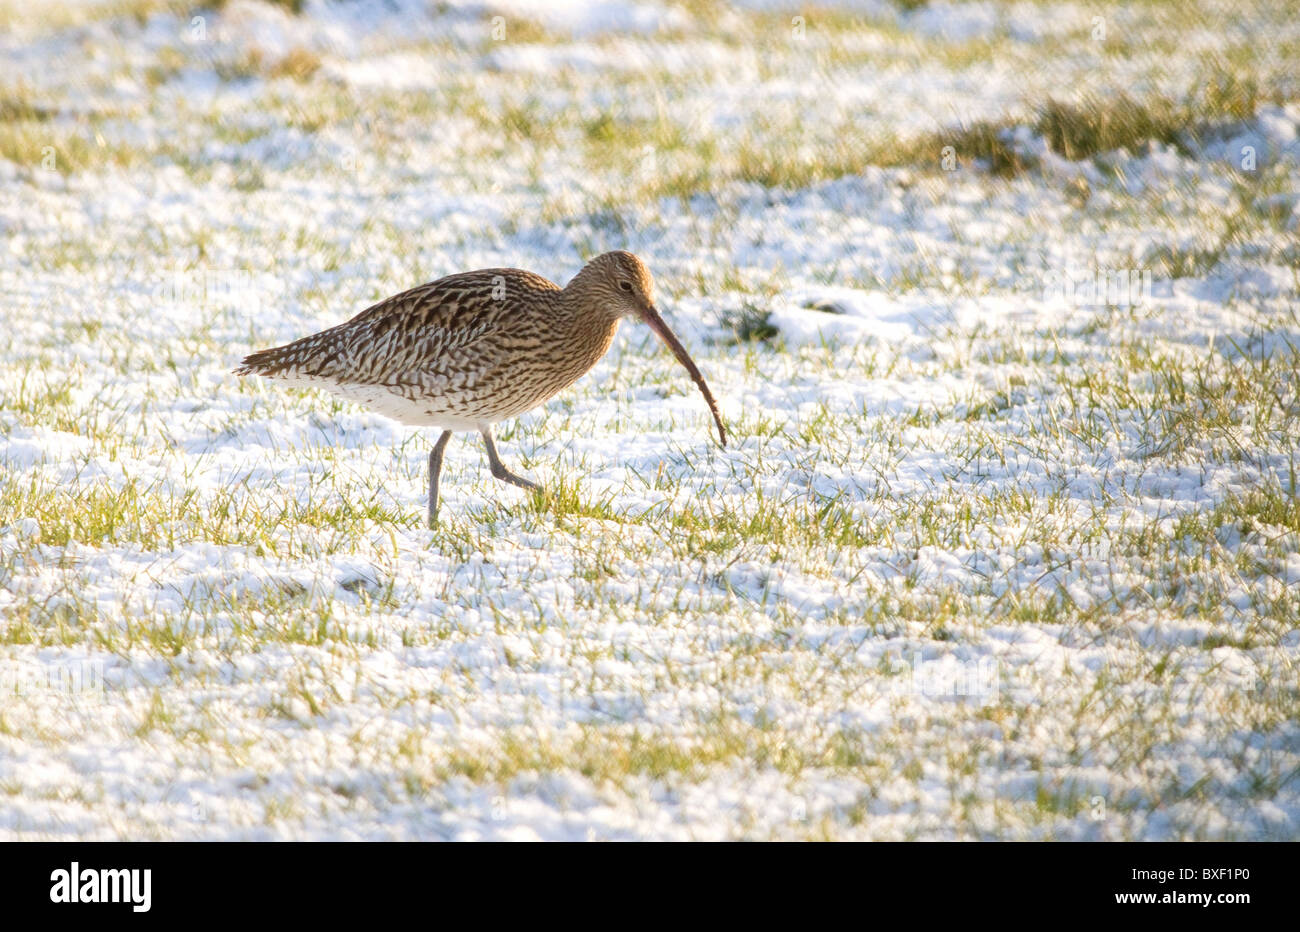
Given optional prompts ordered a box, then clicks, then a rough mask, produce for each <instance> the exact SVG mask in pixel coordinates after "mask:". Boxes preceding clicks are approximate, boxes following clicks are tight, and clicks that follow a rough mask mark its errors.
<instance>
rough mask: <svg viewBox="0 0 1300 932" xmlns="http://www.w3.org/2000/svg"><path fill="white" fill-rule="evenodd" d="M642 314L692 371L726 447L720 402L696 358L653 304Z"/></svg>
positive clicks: (647, 306)
mask: <svg viewBox="0 0 1300 932" xmlns="http://www.w3.org/2000/svg"><path fill="white" fill-rule="evenodd" d="M640 314H641V319H642V320H644V321H645V322H646V323H647V324H649V325H650V329H651V330H653V331H654V332H655V335H656V336H657V337H659V339H661V340H663V341H664V343H666V344H667V345H668V348H669V349H670V350H672V351H673V355H674V356H676V357H677V361H678V362H679V363H681V364H682V365H683V366H685V367H686V371H687V372H689V373H690V376H691V380H692V381H694V382H695V384H696V385H698V386H699V388H700V391H701V392H702V393H703V394H704V400H705V401H706V402H707V403H708V405H709V411H710V413H712V414H713V420H714V423H716V424H717V425H718V443H719V444H721V445H722V446H723V447H725V446H726V445H727V428H725V427H723V426H722V415H721V414H719V413H718V403H717V402H716V401H715V400H714V399H713V392H711V391H709V386H708V385H707V384H706V383H705V381H704V376H702V375H700V370H699V368H698V367H697V366H696V365H695V360H693V359H691V354H690V353H688V352H686V347H684V346H682V342H681V340H678V339H677V336H676V334H674V333H673V332H672V331H671V330H669V329H668V324H667V323H666V322H665V321H664V319H663V318H662V317H661V316H659V311H658V310H657V309H656V308H655V306H654V305H653V304H648V305H646V306H645V307H643V308H641V309H640Z"/></svg>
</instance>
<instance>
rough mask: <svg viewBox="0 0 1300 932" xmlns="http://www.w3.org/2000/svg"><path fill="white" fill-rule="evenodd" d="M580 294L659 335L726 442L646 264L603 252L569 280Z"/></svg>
mask: <svg viewBox="0 0 1300 932" xmlns="http://www.w3.org/2000/svg"><path fill="white" fill-rule="evenodd" d="M572 286H577V288H578V289H580V290H581V292H582V293H583V297H584V298H585V299H587V300H589V301H592V302H593V304H595V305H598V306H600V307H602V308H603V309H605V310H606V312H607V313H612V314H613V315H614V316H615V317H616V318H619V317H633V318H636V319H639V320H642V321H644V322H645V323H646V324H647V325H648V326H649V327H650V329H651V330H653V331H654V334H655V336H657V337H659V339H660V340H662V341H663V342H664V343H665V344H667V346H668V348H669V349H670V350H672V352H673V355H674V356H676V357H677V361H678V362H680V363H681V364H682V365H683V366H685V367H686V371H687V372H688V373H690V376H691V379H692V380H693V381H694V382H695V384H696V385H697V386H698V387H699V389H700V391H701V392H702V393H703V394H704V400H705V401H706V402H707V403H708V405H709V411H710V412H711V413H712V414H713V420H714V421H715V422H716V423H717V425H718V440H719V441H720V442H721V444H722V445H723V446H724V447H725V446H726V445H727V429H726V428H725V427H723V426H722V415H721V414H719V413H718V403H717V402H716V401H715V400H714V399H713V393H712V392H710V391H709V386H708V385H707V384H706V383H705V381H704V376H702V375H701V374H700V370H699V369H698V368H697V367H696V365H695V362H694V360H692V359H691V357H690V354H689V353H687V352H686V347H684V346H682V343H681V341H680V340H678V339H677V336H676V335H675V334H674V333H673V332H672V330H670V329H669V328H668V324H667V323H666V322H665V321H664V319H663V317H662V316H660V314H659V310H658V308H656V307H655V302H654V293H655V281H654V276H652V275H651V274H650V270H649V269H647V268H646V267H645V263H644V262H642V261H641V260H640V259H638V258H637V257H636V256H634V255H633V254H632V253H630V252H624V251H623V250H621V249H619V250H615V251H614V252H606V253H602V254H601V255H599V256H597V257H596V258H594V259H592V260H591V261H590V262H588V263H587V264H586V266H585V267H584V268H583V269H582V271H581V272H579V273H578V275H577V277H576V278H574V280H573V282H572V283H571V287H572Z"/></svg>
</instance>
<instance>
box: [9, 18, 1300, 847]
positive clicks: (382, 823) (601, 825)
mask: <svg viewBox="0 0 1300 932" xmlns="http://www.w3.org/2000/svg"><path fill="white" fill-rule="evenodd" d="M1285 7H1286V5H1285V4H1259V5H1257V6H1255V7H1254V8H1250V7H1246V8H1243V7H1242V5H1240V4H1214V3H1202V4H1200V5H1196V4H1187V3H1170V4H1167V5H1166V4H1161V3H1151V2H1146V3H1136V4H1130V5H1126V6H1122V7H1121V6H1106V5H1092V4H1088V5H1084V4H1071V3H1067V4H1059V5H1058V4H1050V3H1046V2H1044V3H1028V2H1022V3H1012V4H1004V3H994V2H971V3H965V2H957V3H950V2H935V3H930V4H917V3H907V4H904V5H900V6H895V5H893V4H890V3H887V2H884V0H869V2H863V3H857V4H854V3H846V4H843V5H841V6H838V7H835V8H829V9H828V8H825V7H817V8H812V9H809V10H807V11H806V12H800V10H799V8H798V7H797V6H796V5H793V4H787V3H782V2H780V0H776V2H766V0H764V2H748V3H745V4H743V5H742V6H741V7H740V8H737V9H730V10H729V9H719V8H714V7H712V6H710V5H707V4H703V3H688V4H658V3H651V2H632V0H615V2H613V3H599V4H598V3H594V2H593V3H589V4H581V3H544V4H528V3H524V2H522V0H519V2H516V0H511V2H508V3H499V4H487V5H483V4H467V3H453V4H449V5H448V4H426V3H423V2H416V0H397V2H388V3H379V2H373V3H372V2H355V3H337V4H334V3H323V2H319V0H308V2H307V3H306V4H305V7H304V9H303V10H302V11H301V13H298V14H295V13H293V12H292V11H289V10H286V9H284V8H282V7H281V6H271V5H267V4H264V3H259V2H251V0H228V2H226V3H224V4H221V5H220V9H219V10H211V9H208V10H196V9H194V8H191V7H187V6H182V5H178V4H168V3H165V2H152V0H126V2H121V0H106V2H103V3H83V4H77V3H65V2H59V0H55V2H51V3H41V4H30V3H18V2H11V0H0V62H3V65H4V67H3V69H2V71H3V77H2V78H0V284H2V285H3V287H2V289H0V293H2V294H3V311H2V313H3V320H4V322H5V324H6V326H5V333H4V335H5V340H4V343H3V346H0V477H2V485H0V837H3V838H9V839H13V838H18V839H36V838H42V839H50V838H108V839H112V838H122V839H150V838H203V839H235V838H252V839H263V838H267V839H269V838H293V839H321V838H345V839H346V838H421V839H444V838H456V839H472V838H507V839H530V838H575V839H631V838H698V839H718V838H835V839H855V838H862V839H901V838H925V839H940V838H1058V839H1126V838H1133V839H1153V840H1154V839H1193V838H1241V839H1295V838H1297V837H1300V675H1298V673H1297V655H1298V654H1300V624H1298V620H1300V504H1298V503H1297V499H1296V492H1297V466H1298V465H1300V464H1298V463H1297V441H1298V438H1300V355H1298V353H1300V313H1298V311H1297V307H1298V302H1297V299H1298V295H1300V244H1298V242H1300V241H1298V239H1297V227H1298V226H1300V215H1298V214H1297V203H1298V201H1297V190H1300V144H1298V143H1297V134H1298V131H1300V76H1298V75H1297V73H1296V71H1297V66H1296V62H1297V61H1300V21H1297V19H1296V17H1294V16H1293V15H1288V14H1287V13H1286V10H1285ZM435 8H436V11H435ZM496 17H500V19H495V18H496ZM494 30H497V31H498V32H499V34H494ZM1121 92H1122V93H1124V94H1128V95H1130V96H1131V98H1132V99H1133V101H1135V102H1136V103H1135V107H1138V108H1140V110H1141V113H1143V114H1156V115H1157V116H1158V111H1159V106H1161V104H1160V103H1159V102H1160V101H1165V102H1168V101H1174V102H1177V103H1179V104H1185V105H1186V106H1187V108H1188V111H1187V129H1188V132H1186V133H1181V134H1175V135H1168V134H1166V138H1163V139H1159V140H1156V141H1153V142H1150V143H1148V142H1147V141H1145V140H1142V139H1137V140H1134V141H1133V142H1132V144H1130V145H1126V146H1122V147H1120V146H1107V147H1105V148H1103V149H1102V150H1100V151H1095V152H1092V151H1089V152H1087V153H1086V154H1083V155H1078V157H1072V158H1067V157H1066V156H1067V155H1069V154H1070V153H1068V152H1066V153H1064V154H1063V146H1062V144H1060V143H1059V139H1058V140H1057V142H1056V143H1053V140H1054V139H1057V137H1055V136H1053V135H1052V133H1053V130H1052V129H1051V124H1049V123H1047V122H1045V121H1044V120H1043V119H1042V118H1041V114H1042V113H1043V112H1044V109H1043V108H1045V107H1046V106H1047V105H1048V102H1049V101H1051V100H1057V101H1070V102H1074V103H1077V104H1078V105H1079V107H1080V111H1079V113H1081V114H1083V116H1082V117H1081V116H1079V114H1078V113H1076V114H1075V116H1074V117H1071V119H1074V120H1076V121H1078V120H1082V121H1083V122H1086V119H1087V114H1088V113H1092V112H1096V113H1102V112H1110V111H1107V110H1106V109H1105V108H1106V107H1107V106H1108V104H1109V103H1113V102H1114V101H1115V100H1117V99H1118V98H1119V95H1120V93H1121ZM1090 108H1091V109H1090ZM981 121H991V122H990V125H996V127H997V128H998V133H999V134H1000V135H997V136H996V140H995V141H996V143H997V145H1000V146H1003V149H990V150H987V151H986V149H984V148H980V147H979V145H978V143H979V139H980V136H979V134H978V133H976V132H968V133H965V134H963V133H962V132H959V131H958V130H959V129H960V128H961V127H965V128H966V129H968V130H970V129H972V127H977V126H979V125H982V124H981ZM1071 125H1073V124H1071ZM936 132H937V133H938V135H934V134H935V133H936ZM1080 132H1083V131H1082V130H1081V131H1080ZM1066 135H1067V136H1069V134H1068V133H1067V134H1066ZM1075 135H1076V136H1077V135H1078V133H1076V134H1075ZM1084 135H1086V133H1084ZM1062 138H1065V137H1062ZM1070 138H1074V137H1070ZM1106 138H1109V139H1112V140H1113V139H1114V138H1116V137H1114V136H1108V137H1106ZM947 140H951V143H952V146H953V148H952V151H951V152H944V151H942V149H941V147H940V145H939V143H942V142H945V141H947ZM985 142H987V139H986V140H985ZM1076 148H1077V146H1076ZM1085 148H1087V147H1086V146H1085ZM988 152H1002V153H1003V156H1002V157H1003V158H1013V159H1015V160H1020V161H1019V162H1018V163H1017V164H1018V167H1017V168H1016V169H1014V170H1011V171H1000V170H998V165H997V164H996V162H995V161H993V160H990V161H987V162H985V161H981V159H980V156H981V154H987V153H988ZM1007 153H1010V155H1008V154H1007ZM1075 154H1076V155H1077V153H1075ZM608 248H629V249H633V250H635V251H637V252H638V253H639V254H640V255H641V256H642V257H643V258H645V260H646V261H647V263H648V264H649V265H650V267H651V268H652V270H653V271H654V272H655V273H656V275H657V277H658V280H659V286H660V290H661V292H662V293H663V297H662V301H661V304H662V306H663V307H664V309H665V312H666V314H667V316H668V318H669V320H670V322H671V323H672V324H673V326H674V327H675V328H676V329H677V330H678V333H679V334H680V335H681V336H682V338H683V340H684V341H685V342H686V343H687V344H688V346H690V347H691V348H692V350H693V352H694V355H695V358H696V360H697V362H699V363H700V365H701V368H702V369H703V370H704V372H705V374H706V376H707V378H708V380H709V382H710V384H711V386H712V388H713V390H714V393H715V394H716V395H717V396H718V398H719V400H720V402H721V406H722V409H723V413H724V416H725V417H726V419H727V421H728V426H729V429H730V430H731V432H732V433H733V435H734V442H733V444H732V445H731V446H729V447H728V448H727V449H726V450H722V449H719V448H718V447H717V446H716V444H715V443H714V442H713V441H712V440H711V435H710V429H711V428H710V423H709V419H708V414H707V412H706V410H705V408H704V406H703V403H702V402H701V400H700V398H699V396H698V393H697V392H696V391H695V389H694V387H693V386H692V385H691V384H690V382H689V380H688V379H687V378H686V377H685V374H684V373H683V372H682V371H681V370H680V369H678V368H677V367H676V366H675V364H674V363H673V361H672V359H671V358H670V357H669V356H668V355H667V354H666V352H665V351H663V349H662V348H661V347H659V346H658V345H657V344H656V343H655V342H654V341H653V338H652V337H650V336H649V335H648V334H647V333H646V332H644V330H642V329H639V328H637V327H634V326H627V327H626V328H625V330H624V333H623V335H622V336H620V338H619V339H618V341H617V342H616V344H615V348H614V350H613V351H612V352H611V354H610V355H609V357H608V358H607V359H606V360H604V361H603V362H602V363H601V364H600V365H599V366H598V367H597V368H596V370H595V371H594V372H593V373H591V374H590V375H589V376H587V377H586V378H585V379H584V380H583V381H582V382H581V383H579V384H578V385H577V386H576V387H575V388H573V389H571V390H570V391H568V392H567V393H565V394H564V395H563V396H561V398H560V399H558V400H557V401H555V402H553V403H552V404H550V405H548V406H547V407H545V408H544V409H543V410H540V411H537V412H535V413H533V414H531V415H529V416H527V417H524V418H521V419H519V421H518V422H517V423H515V424H513V425H507V426H505V427H504V429H503V430H501V431H500V432H499V439H500V442H501V449H502V453H503V456H504V457H505V458H506V459H507V461H508V462H509V463H510V464H511V465H512V467H514V468H515V469H516V470H518V471H521V472H524V473H525V474H528V475H531V476H532V477H534V478H536V479H538V480H540V481H542V482H543V483H544V484H545V486H546V487H547V488H548V494H546V495H544V496H536V497H534V496H530V495H529V494H527V493H524V492H522V491H521V490H518V489H515V488H511V487H506V486H503V485H501V484H498V483H496V482H494V481H493V480H492V479H491V476H490V475H489V473H488V471H487V468H486V464H485V462H484V457H483V454H482V452H481V447H480V445H479V444H478V443H477V442H476V441H475V440H474V439H473V438H461V439H457V440H455V441H454V442H453V444H452V446H451V447H450V449H449V454H448V455H449V462H448V468H447V471H446V472H445V473H444V478H443V495H444V500H443V512H442V513H443V522H444V523H443V525H442V527H440V529H438V530H437V531H436V532H430V531H429V530H427V529H425V528H424V527H422V524H421V522H422V519H423V515H424V504H423V496H424V464H425V456H426V454H427V451H428V447H429V444H430V442H431V439H432V437H431V436H430V435H429V434H427V433H421V432H419V431H414V430H408V429H405V428H401V427H399V426H397V425H394V424H392V423H390V422H387V421H385V420H384V419H382V418H380V417H378V416H374V415H371V414H369V413H367V412H365V411H363V410H361V409H359V408H356V407H353V406H350V405H346V404H341V403H336V402H334V401H332V400H331V399H329V398H326V397H324V396H321V395H317V394H314V393H307V392H294V391H287V390H281V389H278V388H276V387H274V386H268V385H263V384H259V383H257V382H256V381H240V380H238V379H236V378H235V377H233V376H232V375H230V374H229V371H230V369H231V367H232V366H233V365H235V364H236V363H237V361H238V360H239V358H240V357H241V356H242V355H243V354H244V353H245V352H247V351H248V350H249V349H250V348H259V347H263V346H267V345H271V344H273V343H276V342H280V341H283V340H286V339H289V338H292V337H294V336H298V335H301V334H304V333H307V332H310V331H312V330H315V329H318V328H320V327H322V326H326V325H330V324H333V323H336V322H338V321H341V320H342V319H344V318H346V317H347V316H350V315H351V314H352V313H354V312H355V311H356V310H359V309H360V308H361V307H363V306H365V305H366V304H367V303H369V302H370V301H372V300H375V299H378V298H380V297H383V296H385V295H387V294H390V293H392V292H394V291H397V290H399V289H401V288H404V287H406V286H409V285H412V284H415V283H419V282H423V281H427V280H429V279H432V278H434V277H437V276H439V275H442V274H446V273H448V272H451V271H454V270H459V269H466V268H475V267H484V266H493V265H516V266H522V267H526V268H531V269H534V270H536V271H538V272H541V273H543V274H546V275H548V276H550V277H552V278H554V279H557V280H560V281H565V280H567V278H568V277H569V276H570V275H572V274H573V272H574V271H576V270H577V268H579V267H580V266H581V264H582V262H583V260H584V259H585V258H586V257H588V256H590V255H591V254H593V253H596V252H599V251H603V250H605V249H608ZM1099 275H1100V276H1102V281H1103V286H1102V288H1101V289H1100V291H1099V290H1098V289H1097V287H1096V282H1097V278H1098V276H1099ZM1108 279H1109V281H1108ZM1107 285H1109V287H1107ZM1121 285H1122V286H1123V287H1122V288H1121V287H1120V286H1121Z"/></svg>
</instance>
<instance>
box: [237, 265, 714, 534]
mask: <svg viewBox="0 0 1300 932" xmlns="http://www.w3.org/2000/svg"><path fill="white" fill-rule="evenodd" d="M653 295H654V282H653V279H652V278H651V276H650V273H649V271H648V270H647V269H646V268H645V266H644V265H643V264H642V263H641V260H640V259H638V258H637V257H636V256H634V255H632V254H631V253H628V252H609V253H605V254H604V255H601V256H597V257H596V258H595V259H593V260H592V261H591V262H589V263H587V265H586V266H584V267H583V269H582V271H580V272H579V273H578V274H577V275H576V276H575V277H574V279H573V280H572V281H571V282H570V283H569V284H568V286H567V287H565V288H560V287H558V286H557V285H555V284H554V283H552V282H550V281H548V280H546V279H545V278H542V277H541V276H540V275H535V274H533V273H532V272H525V271H523V270H521V269H482V270H480V271H476V272H462V273H459V274H456V275H448V276H447V277H446V278H440V279H438V280H437V281H434V282H430V283H428V284H426V285H420V286H418V287H416V288H412V289H410V290H409V291H404V292H402V293H401V294H398V295H394V296H393V297H391V298H388V299H386V300H384V301H381V302H379V303H378V304H376V305H374V306H373V307H369V308H367V309H366V310H364V311H362V312H361V313H360V314H358V315H356V316H355V317H353V318H352V319H351V320H349V321H347V322H346V323H342V324H339V325H338V326H337V327H331V328H330V329H328V330H323V331H321V332H320V333H316V334H313V335H311V336H308V337H303V338H302V339H300V340H295V341H294V342H292V343H289V344H286V345H284V346H277V347H275V348H273V349H267V350H262V351H261V352H257V353H253V354H251V355H249V356H247V357H246V358H245V359H244V361H243V364H242V365H241V366H240V367H239V368H237V369H236V370H235V372H236V374H238V375H261V376H265V377H267V378H270V379H275V380H278V381H282V382H285V383H288V384H291V385H299V386H305V387H314V388H322V389H325V390H326V391H329V392H331V393H332V394H335V395H338V396H340V397H343V398H347V399H349V400H352V401H356V402H360V403H362V404H364V405H366V406H368V407H370V408H372V409H374V410H375V411H377V412H379V413H381V414H385V415H387V416H389V417H392V418H394V419H396V420H398V421H401V422H403V423H406V424H415V425H424V426H434V427H441V428H442V429H443V431H444V434H443V436H442V437H441V438H440V439H439V441H438V446H436V447H435V448H434V452H433V454H431V455H430V463H429V469H430V491H429V517H430V521H431V522H432V521H433V520H434V518H435V515H436V509H437V494H438V488H437V486H438V482H437V480H438V472H439V470H440V468H441V456H442V449H443V447H445V444H446V440H447V436H448V433H449V432H450V431H453V430H478V431H479V432H480V433H482V434H483V437H484V440H485V441H486V443H487V448H488V458H489V460H490V461H491V463H492V471H493V474H494V475H496V476H497V477H498V478H501V479H505V480H506V481H509V482H513V483H515V484H517V485H524V486H527V487H532V483H530V482H528V481H527V480H525V479H521V478H520V477H518V476H515V475H513V474H512V473H510V472H509V471H508V470H506V469H505V467H504V466H502V465H501V464H500V461H499V459H498V458H497V457H496V449H495V446H494V444H493V441H492V434H491V425H492V424H494V423H496V422H497V421H501V420H504V419H505V418H509V417H514V416H515V415H518V414H522V413H523V412H525V411H527V410H529V409H531V408H534V407H536V406H537V405H539V404H541V403H543V402H545V401H547V400H548V399H550V398H553V397H554V396H555V395H557V394H559V393H560V392H561V391H563V390H564V389H565V388H567V387H568V386H570V385H572V384H573V383H574V382H576V381H577V380H578V379H579V378H581V377H582V376H583V375H584V374H585V373H586V372H587V371H588V370H590V369H591V368H592V366H594V365H595V364H596V363H597V362H598V361H599V360H600V358H601V357H602V356H604V355H605V353H606V352H607V351H608V350H609V347H610V345H611V343H612V342H613V340H614V334H615V332H616V331H617V329H618V322H619V320H621V319H622V318H623V317H625V316H638V317H640V318H641V319H642V320H644V321H645V322H646V323H647V324H649V325H650V327H651V329H653V330H654V331H655V333H656V334H657V335H658V336H659V337H660V338H661V339H663V340H664V342H665V343H667V344H668V346H669V347H670V348H671V349H672V351H673V353H674V355H675V356H676V357H677V358H678V360H679V361H680V362H681V363H682V364H683V365H684V366H685V367H686V368H687V370H688V371H689V372H690V374H691V377H692V379H693V380H694V381H695V382H696V384H697V385H698V386H699V388H700V390H701V392H703V394H704V397H705V400H706V401H707V402H708V405H709V410H710V411H711V412H712V414H713V417H714V420H715V421H716V422H717V425H718V436H719V439H720V441H721V442H722V444H723V445H724V446H725V445H726V430H725V428H724V427H723V425H722V418H721V416H720V415H719V413H718V408H717V404H716V403H715V402H714V400H713V396H712V394H711V393H710V392H709V389H708V386H707V385H706V384H705V382H704V379H703V377H702V376H701V375H700V374H699V370H698V369H697V368H696V367H695V364H694V363H693V362H692V361H691V360H690V357H689V355H687V353H686V350H685V349H684V348H683V347H682V346H681V344H680V342H678V340H677V338H676V337H675V336H673V334H672V332H671V331H670V330H669V329H668V326H667V324H665V323H664V321H663V318H662V317H660V316H659V313H658V311H657V310H656V309H655V307H654V299H653Z"/></svg>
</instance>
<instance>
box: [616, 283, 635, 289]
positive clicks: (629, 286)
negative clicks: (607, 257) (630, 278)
mask: <svg viewBox="0 0 1300 932" xmlns="http://www.w3.org/2000/svg"><path fill="white" fill-rule="evenodd" d="M618 287H620V288H622V289H623V290H624V291H631V290H632V283H631V282H619V283H618Z"/></svg>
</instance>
